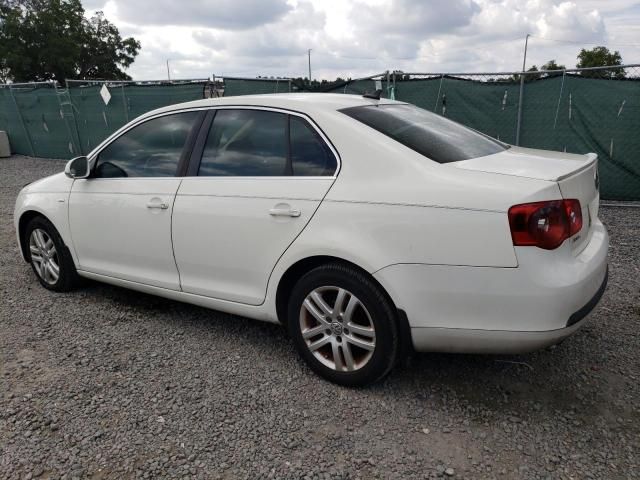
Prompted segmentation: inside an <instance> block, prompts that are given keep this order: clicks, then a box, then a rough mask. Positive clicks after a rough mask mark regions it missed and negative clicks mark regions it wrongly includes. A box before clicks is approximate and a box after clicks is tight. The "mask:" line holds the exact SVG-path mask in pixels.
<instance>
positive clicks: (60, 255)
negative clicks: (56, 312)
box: [24, 217, 78, 292]
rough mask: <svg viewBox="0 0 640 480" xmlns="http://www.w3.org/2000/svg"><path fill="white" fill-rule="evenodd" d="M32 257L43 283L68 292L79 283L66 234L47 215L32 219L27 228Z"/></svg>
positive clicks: (27, 240) (28, 247)
mask: <svg viewBox="0 0 640 480" xmlns="http://www.w3.org/2000/svg"><path fill="white" fill-rule="evenodd" d="M24 241H25V242H27V251H28V259H29V262H30V263H31V267H32V268H33V271H34V272H35V274H36V276H37V277H38V280H39V281H40V284H41V285H42V286H43V287H45V288H47V289H48V290H53V291H56V292H67V291H69V290H72V289H73V288H74V287H75V286H76V285H77V283H78V274H77V272H76V268H75V265H74V264H73V259H72V258H71V254H70V253H69V250H68V249H67V247H66V246H65V244H64V242H63V240H62V237H60V234H59V233H58V231H57V230H56V228H55V227H54V226H53V224H52V223H51V222H49V221H48V220H47V219H45V218H44V217H36V218H34V219H33V220H31V221H30V222H29V224H28V225H27V229H26V231H25V240H24Z"/></svg>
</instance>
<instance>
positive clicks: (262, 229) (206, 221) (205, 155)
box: [172, 107, 338, 305]
mask: <svg viewBox="0 0 640 480" xmlns="http://www.w3.org/2000/svg"><path fill="white" fill-rule="evenodd" d="M191 160H192V162H191V164H190V171H189V173H188V176H187V177H185V178H184V179H183V181H182V184H181V185H180V188H179V190H178V193H177V196H176V201H175V206H174V212H173V227H172V232H173V246H174V254H175V259H176V263H177V265H178V269H179V271H180V280H181V286H182V290H183V291H185V292H188V293H194V294H198V295H204V296H207V297H213V298H217V299H223V300H228V301H233V302H239V303H245V304H250V305H259V304H261V303H262V302H263V300H264V298H265V294H266V288H267V282H268V280H269V275H270V274H271V271H272V270H273V268H274V266H275V264H276V262H277V261H278V259H279V257H280V256H281V255H282V254H283V253H284V251H285V250H286V249H287V247H288V246H289V245H290V244H291V243H292V242H293V241H294V239H295V238H296V236H297V235H298V234H299V233H300V232H301V231H302V229H303V228H304V227H305V225H306V224H307V223H308V222H309V220H310V219H311V217H312V216H313V214H314V213H315V211H316V209H317V208H318V206H319V204H320V202H321V201H322V199H323V198H324V196H325V194H326V193H327V191H328V190H329V188H330V187H331V185H332V183H333V181H334V179H335V175H336V173H337V170H338V157H337V155H336V153H335V152H334V151H333V149H332V148H331V147H330V145H329V143H328V142H327V140H326V138H324V136H323V134H322V133H321V132H320V131H319V129H317V127H316V126H315V125H314V124H313V123H312V122H311V121H310V119H308V118H305V117H304V116H302V115H298V114H292V113H288V112H283V111H276V110H272V109H257V108H238V107H234V108H220V109H217V110H212V111H211V112H210V113H209V114H208V117H207V119H206V120H205V123H204V125H203V128H202V129H201V130H200V134H199V137H198V140H197V142H196V147H195V148H194V153H193V155H192V158H191Z"/></svg>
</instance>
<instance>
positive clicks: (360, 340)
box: [299, 286, 376, 372]
mask: <svg viewBox="0 0 640 480" xmlns="http://www.w3.org/2000/svg"><path fill="white" fill-rule="evenodd" d="M299 322H300V330H301V333H302V338H303V339H304V341H305V343H306V345H307V348H309V350H310V351H311V353H312V354H313V356H314V357H315V358H316V359H317V360H319V361H320V362H321V363H322V364H323V365H325V366H327V367H329V368H331V369H333V370H335V371H339V372H351V371H355V370H359V369H361V368H362V367H364V366H365V365H366V364H367V363H368V362H369V360H370V359H371V357H372V356H373V352H374V350H375V348H376V333H375V328H374V324H373V321H372V320H371V315H370V314H369V312H368V311H367V309H366V307H365V306H364V304H363V303H362V302H361V301H360V300H359V299H358V298H357V297H356V296H355V295H354V294H353V293H351V292H349V291H348V290H346V289H344V288H340V287H333V286H323V287H318V288H316V289H314V290H313V291H312V292H311V293H309V294H308V295H307V296H306V298H305V299H304V302H303V303H302V306H301V308H300V317H299Z"/></svg>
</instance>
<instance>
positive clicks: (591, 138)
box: [0, 66, 640, 200]
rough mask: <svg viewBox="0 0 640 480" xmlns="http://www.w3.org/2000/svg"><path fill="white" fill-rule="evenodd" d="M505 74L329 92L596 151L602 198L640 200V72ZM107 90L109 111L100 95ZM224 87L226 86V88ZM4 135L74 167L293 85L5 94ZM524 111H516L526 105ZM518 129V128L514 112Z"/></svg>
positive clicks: (49, 88)
mask: <svg viewBox="0 0 640 480" xmlns="http://www.w3.org/2000/svg"><path fill="white" fill-rule="evenodd" d="M521 80H523V79H522V78H521V77H520V74H519V73H518V72H515V73H507V74H504V73H499V74H496V73H494V74H492V73H487V74H464V73H463V74H440V73H438V74H428V73H426V74H407V73H399V72H398V73H391V74H380V75H376V76H373V77H367V78H364V79H357V80H350V81H348V82H346V83H344V84H342V85H339V86H336V87H335V88H333V89H332V90H331V91H332V92H337V93H346V94H357V95H362V94H363V93H365V92H373V91H375V90H376V89H378V88H381V89H382V91H383V96H389V97H393V98H396V99H397V100H402V101H407V102H410V103H413V104H415V105H418V106H420V107H422V108H425V109H427V110H430V111H433V112H436V113H438V114H439V115H444V116H446V117H448V118H451V119H453V120H456V121H458V122H460V123H463V124H465V125H468V126H470V127H472V128H475V129H477V130H479V131H481V132H484V133H486V134H488V135H491V136H493V137H495V138H498V139H500V140H502V141H505V142H507V143H512V144H515V143H516V139H517V138H518V128H519V129H520V130H519V132H520V135H519V137H520V145H521V146H525V147H533V148H542V149H549V150H559V151H566V152H573V153H587V152H596V153H597V154H598V156H599V159H600V178H601V191H602V196H603V198H605V199H612V200H640V153H639V152H640V135H638V132H640V68H638V66H623V67H617V68H610V67H609V68H606V69H599V70H567V71H555V72H531V73H527V74H526V75H525V77H524V81H522V82H521ZM103 86H106V88H107V89H108V91H109V95H110V97H111V98H110V100H109V101H108V103H106V104H105V102H104V100H103V98H102V96H101V95H100V90H101V89H102V87H103ZM222 86H223V87H222ZM0 87H1V88H0V130H6V131H7V133H8V135H9V140H10V143H11V148H12V151H13V152H15V153H20V154H24V155H34V156H40V157H53V158H71V157H73V156H75V155H79V154H85V153H88V152H89V151H90V150H91V149H92V148H93V147H95V146H96V145H97V144H98V143H100V142H101V141H102V140H103V139H104V138H105V137H107V136H108V135H109V134H111V133H112V132H113V131H115V130H116V129H117V128H119V127H120V126H122V125H124V124H125V123H127V122H128V121H129V120H131V119H133V118H135V117H137V116H138V115H140V114H142V113H145V112H147V111H149V110H152V109H155V108H158V107H161V106H164V105H170V104H174V103H180V102H185V101H189V100H195V99H199V98H203V97H209V96H219V95H220V94H221V92H224V96H235V95H248V94H258V93H284V92H290V91H292V89H293V88H292V83H291V81H290V80H288V79H264V78H258V79H247V78H232V77H227V78H224V80H223V81H221V79H217V80H216V78H214V80H213V82H209V81H207V80H202V81H182V82H177V83H167V82H146V83H141V82H72V81H70V82H69V83H68V87H69V88H64V89H63V88H59V87H57V86H56V85H54V84H52V83H39V84H38V83H36V84H14V85H11V86H8V85H4V86H0ZM521 94H522V105H521V107H520V100H521V98H520V96H521ZM519 111H520V113H521V121H520V122H518V112H519Z"/></svg>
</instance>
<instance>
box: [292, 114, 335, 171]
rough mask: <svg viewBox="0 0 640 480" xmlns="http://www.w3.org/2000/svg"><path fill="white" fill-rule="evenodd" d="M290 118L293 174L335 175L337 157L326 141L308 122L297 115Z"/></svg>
mask: <svg viewBox="0 0 640 480" xmlns="http://www.w3.org/2000/svg"><path fill="white" fill-rule="evenodd" d="M289 118H290V119H291V123H290V124H289V128H290V139H291V165H292V169H293V174H294V175H297V176H307V177H313V176H323V175H325V176H326V175H333V174H334V172H335V170H336V167H337V164H336V159H335V157H334V156H333V153H331V150H329V147H328V146H327V145H326V143H325V142H324V141H323V140H322V139H321V138H320V137H319V136H318V134H317V133H316V132H315V131H314V130H313V129H312V128H311V126H310V125H309V124H308V123H307V122H305V121H304V120H302V119H301V118H299V117H295V116H291V117H289Z"/></svg>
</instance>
